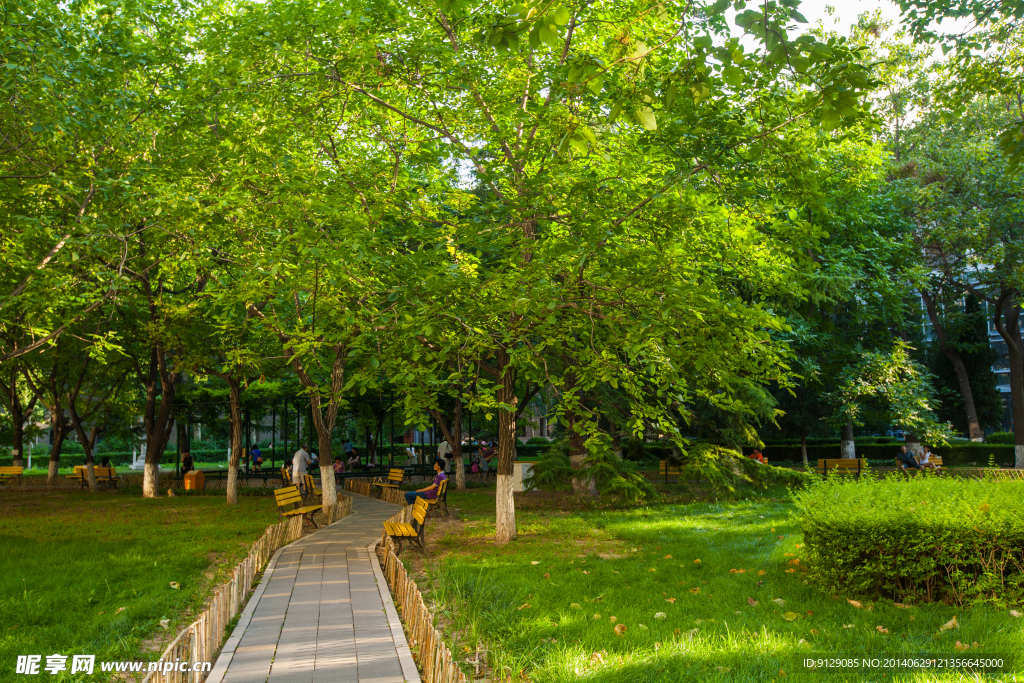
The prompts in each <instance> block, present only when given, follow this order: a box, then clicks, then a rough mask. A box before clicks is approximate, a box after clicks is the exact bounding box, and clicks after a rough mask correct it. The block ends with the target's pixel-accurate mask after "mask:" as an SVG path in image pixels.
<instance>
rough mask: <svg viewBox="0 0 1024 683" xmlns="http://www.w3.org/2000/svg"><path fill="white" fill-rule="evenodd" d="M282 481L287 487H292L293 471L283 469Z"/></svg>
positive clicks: (286, 468)
mask: <svg viewBox="0 0 1024 683" xmlns="http://www.w3.org/2000/svg"><path fill="white" fill-rule="evenodd" d="M281 481H282V482H284V485H285V486H291V485H292V471H291V469H290V468H288V467H282V468H281Z"/></svg>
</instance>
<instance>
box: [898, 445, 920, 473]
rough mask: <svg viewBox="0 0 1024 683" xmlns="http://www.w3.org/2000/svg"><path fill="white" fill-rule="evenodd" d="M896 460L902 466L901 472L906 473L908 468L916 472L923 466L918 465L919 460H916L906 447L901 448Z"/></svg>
mask: <svg viewBox="0 0 1024 683" xmlns="http://www.w3.org/2000/svg"><path fill="white" fill-rule="evenodd" d="M896 460H897V463H898V464H899V466H900V472H906V471H907V468H908V467H912V468H914V469H915V470H919V469H921V466H920V465H919V464H917V460H915V459H914V454H913V453H911V452H910V451H908V450H907V447H906V446H900V452H899V455H897V456H896Z"/></svg>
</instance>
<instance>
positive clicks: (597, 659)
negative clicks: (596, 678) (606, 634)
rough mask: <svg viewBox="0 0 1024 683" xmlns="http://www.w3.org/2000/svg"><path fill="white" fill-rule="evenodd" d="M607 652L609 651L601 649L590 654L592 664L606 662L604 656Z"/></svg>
mask: <svg viewBox="0 0 1024 683" xmlns="http://www.w3.org/2000/svg"><path fill="white" fill-rule="evenodd" d="M606 654H608V653H607V652H605V651H604V650H601V651H600V652H593V653H591V655H590V662H591V663H592V664H604V657H605V655H606Z"/></svg>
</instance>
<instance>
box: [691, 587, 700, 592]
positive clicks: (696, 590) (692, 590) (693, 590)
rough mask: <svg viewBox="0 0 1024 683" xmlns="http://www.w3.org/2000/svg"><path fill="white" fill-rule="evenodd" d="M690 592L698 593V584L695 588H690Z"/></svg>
mask: <svg viewBox="0 0 1024 683" xmlns="http://www.w3.org/2000/svg"><path fill="white" fill-rule="evenodd" d="M690 592H691V593H700V587H699V586H698V587H697V588H691V589H690Z"/></svg>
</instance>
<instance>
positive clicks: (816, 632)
mask: <svg viewBox="0 0 1024 683" xmlns="http://www.w3.org/2000/svg"><path fill="white" fill-rule="evenodd" d="M811 635H812V636H816V635H818V629H816V628H812V629H811Z"/></svg>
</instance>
